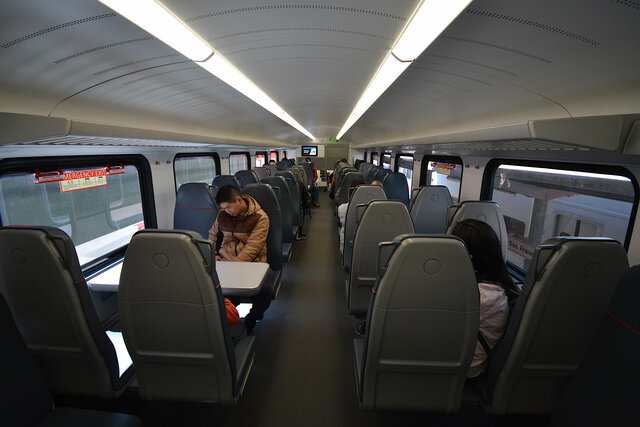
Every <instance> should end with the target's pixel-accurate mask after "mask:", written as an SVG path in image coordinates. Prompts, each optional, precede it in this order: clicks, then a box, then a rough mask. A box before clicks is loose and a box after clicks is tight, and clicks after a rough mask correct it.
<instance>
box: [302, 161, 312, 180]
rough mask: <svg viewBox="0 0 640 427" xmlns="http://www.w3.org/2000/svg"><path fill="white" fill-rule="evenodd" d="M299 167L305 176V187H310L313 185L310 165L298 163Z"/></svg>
mask: <svg viewBox="0 0 640 427" xmlns="http://www.w3.org/2000/svg"><path fill="white" fill-rule="evenodd" d="M300 166H302V167H303V168H304V170H305V172H306V174H307V185H308V186H311V184H313V165H311V163H307V162H302V163H300Z"/></svg>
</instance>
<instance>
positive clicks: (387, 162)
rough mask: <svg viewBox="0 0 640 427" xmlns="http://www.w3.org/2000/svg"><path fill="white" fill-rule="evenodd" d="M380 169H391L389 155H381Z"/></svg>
mask: <svg viewBox="0 0 640 427" xmlns="http://www.w3.org/2000/svg"><path fill="white" fill-rule="evenodd" d="M382 167H383V168H385V169H391V153H382Z"/></svg>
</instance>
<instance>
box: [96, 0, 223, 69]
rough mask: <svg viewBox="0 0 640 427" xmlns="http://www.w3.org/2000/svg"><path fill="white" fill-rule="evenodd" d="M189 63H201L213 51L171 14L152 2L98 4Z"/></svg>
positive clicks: (105, 0)
mask: <svg viewBox="0 0 640 427" xmlns="http://www.w3.org/2000/svg"><path fill="white" fill-rule="evenodd" d="M98 1H99V2H100V3H102V4H104V5H105V6H107V7H108V8H110V9H113V10H114V11H115V12H117V13H118V14H119V15H121V16H123V17H125V18H127V19H128V20H129V21H131V22H133V23H134V24H136V25H137V26H138V27H140V28H142V29H143V30H145V31H146V32H148V33H150V34H151V35H152V36H154V37H155V38H157V39H159V40H161V41H163V42H164V43H166V44H168V45H169V46H171V47H172V48H174V49H175V50H177V51H178V52H180V53H181V54H183V55H184V56H186V57H187V58H189V59H191V60H192V61H204V60H205V59H207V58H208V57H209V56H211V54H212V53H213V49H212V48H211V46H209V45H208V44H207V43H206V42H205V41H203V40H202V39H201V38H200V37H198V36H197V35H196V34H195V33H194V32H193V31H191V29H190V28H189V27H187V26H186V25H185V24H184V23H183V22H182V21H181V20H180V19H178V18H177V17H176V16H175V15H174V14H173V13H171V11H169V10H168V9H166V8H165V7H164V6H162V5H161V4H160V3H157V2H156V1H155V0H98Z"/></svg>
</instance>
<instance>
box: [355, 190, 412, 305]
mask: <svg viewBox="0 0 640 427" xmlns="http://www.w3.org/2000/svg"><path fill="white" fill-rule="evenodd" d="M360 206H362V205H359V206H357V209H358V208H359V210H360V212H358V211H356V218H357V220H358V221H359V224H358V226H357V228H356V236H355V239H354V241H353V255H352V260H351V269H350V270H349V279H348V280H347V282H346V291H347V309H348V311H349V314H353V315H354V316H356V317H363V316H365V315H366V314H367V309H368V307H369V299H370V297H371V288H372V287H373V285H374V283H375V280H376V262H381V263H386V259H383V260H378V259H377V256H378V245H379V244H380V243H381V242H388V241H390V240H393V239H394V238H395V237H396V236H399V235H401V234H406V233H413V223H412V222H411V217H410V216H409V211H407V207H406V206H405V204H404V203H402V202H400V201H397V200H373V201H371V202H369V203H368V204H366V205H365V206H363V207H362V208H361V207H360ZM363 209H364V212H362V210H363Z"/></svg>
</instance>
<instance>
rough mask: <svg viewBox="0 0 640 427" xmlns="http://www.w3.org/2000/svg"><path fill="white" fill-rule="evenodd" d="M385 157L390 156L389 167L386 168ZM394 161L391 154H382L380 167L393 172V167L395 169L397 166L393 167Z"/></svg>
mask: <svg viewBox="0 0 640 427" xmlns="http://www.w3.org/2000/svg"><path fill="white" fill-rule="evenodd" d="M384 156H389V167H388V168H385V167H384ZM392 160H393V156H392V155H391V152H390V151H388V152H383V153H382V154H380V167H381V168H383V169H389V170H392V166H393V167H395V165H392V162H391V161H392Z"/></svg>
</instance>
